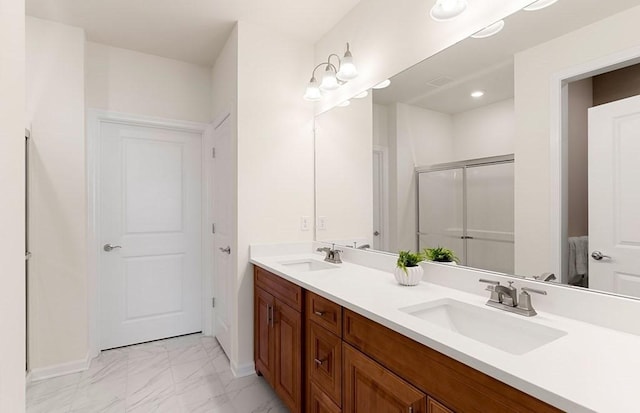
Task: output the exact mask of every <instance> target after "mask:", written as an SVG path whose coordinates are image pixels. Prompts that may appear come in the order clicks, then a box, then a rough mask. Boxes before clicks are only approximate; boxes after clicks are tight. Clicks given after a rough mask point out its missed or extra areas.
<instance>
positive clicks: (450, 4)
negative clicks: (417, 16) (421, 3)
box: [429, 0, 467, 21]
mask: <svg viewBox="0 0 640 413" xmlns="http://www.w3.org/2000/svg"><path fill="white" fill-rule="evenodd" d="M466 9H467V0H436V4H434V6H433V7H432V8H431V12H430V13H429V14H430V15H431V18H432V19H433V20H436V21H445V20H451V19H453V18H455V17H458V16H459V15H461V14H462V13H463V12H464V11H465V10H466Z"/></svg>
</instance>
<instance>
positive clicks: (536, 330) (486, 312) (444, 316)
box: [400, 298, 567, 355]
mask: <svg viewBox="0 0 640 413" xmlns="http://www.w3.org/2000/svg"><path fill="white" fill-rule="evenodd" d="M400 311H403V312H405V313H408V314H411V315H412V316H414V317H418V318H420V319H422V320H425V321H427V322H428V323H431V324H434V325H436V326H438V327H440V328H444V329H447V330H449V331H453V332H455V333H458V334H460V335H463V336H465V337H468V338H470V339H473V340H476V341H479V342H481V343H484V344H487V345H489V346H491V347H494V348H497V349H499V350H502V351H506V352H508V353H511V354H515V355H522V354H525V353H528V352H530V351H532V350H535V349H537V348H539V347H541V346H543V345H545V344H548V343H551V342H552V341H554V340H557V339H559V338H560V337H563V336H565V335H566V334H567V332H566V331H562V330H557V329H555V328H551V327H547V326H543V325H540V324H536V323H532V322H530V321H527V320H526V319H524V318H522V319H520V318H516V317H514V316H512V315H510V314H507V313H501V312H500V311H499V310H490V309H488V308H483V307H478V306H477V305H472V304H467V303H464V302H462V301H457V300H453V299H449V298H445V299H441V300H435V301H430V302H426V303H422V304H417V305H414V306H410V307H404V308H401V309H400Z"/></svg>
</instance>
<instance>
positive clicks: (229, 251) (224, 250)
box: [218, 247, 231, 254]
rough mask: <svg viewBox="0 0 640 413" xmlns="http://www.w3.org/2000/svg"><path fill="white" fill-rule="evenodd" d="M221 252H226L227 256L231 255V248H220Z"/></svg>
mask: <svg viewBox="0 0 640 413" xmlns="http://www.w3.org/2000/svg"><path fill="white" fill-rule="evenodd" d="M218 249H219V250H220V251H222V252H226V253H227V254H231V247H227V248H222V247H220V248H218Z"/></svg>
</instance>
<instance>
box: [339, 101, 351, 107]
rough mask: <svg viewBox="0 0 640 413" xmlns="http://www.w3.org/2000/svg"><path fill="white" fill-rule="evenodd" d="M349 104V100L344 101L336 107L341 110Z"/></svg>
mask: <svg viewBox="0 0 640 413" xmlns="http://www.w3.org/2000/svg"><path fill="white" fill-rule="evenodd" d="M350 104H351V101H350V100H345V101H344V102H341V103H338V106H340V107H341V108H344V107H347V106H349V105H350Z"/></svg>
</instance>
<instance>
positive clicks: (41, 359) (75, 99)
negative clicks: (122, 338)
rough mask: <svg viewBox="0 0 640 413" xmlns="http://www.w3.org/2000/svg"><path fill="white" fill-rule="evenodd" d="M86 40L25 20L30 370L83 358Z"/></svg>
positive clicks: (62, 28) (80, 32)
mask: <svg viewBox="0 0 640 413" xmlns="http://www.w3.org/2000/svg"><path fill="white" fill-rule="evenodd" d="M84 41H85V37H84V31H83V30H82V29H79V28H75V27H71V26H65V25H62V24H58V23H54V22H50V21H46V20H40V19H36V18H32V17H27V22H26V62H27V68H26V74H27V80H26V81H27V88H26V89H27V102H26V103H27V116H28V117H29V118H30V119H31V120H32V135H31V136H32V139H31V151H30V154H31V156H30V172H31V179H30V194H29V196H30V223H31V225H30V233H29V236H30V244H31V248H30V249H31V252H32V253H33V256H32V259H31V261H30V263H29V265H30V274H29V330H30V331H29V353H30V354H29V360H30V367H31V368H32V369H33V370H38V369H42V368H44V367H50V366H53V365H56V364H60V363H66V362H72V361H82V360H85V359H86V356H87V346H88V344H87V343H88V322H87V234H86V225H87V224H86V223H87V215H86V214H87V213H86V205H87V203H86V200H87V194H86V179H85V175H86V174H85V136H84Z"/></svg>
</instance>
